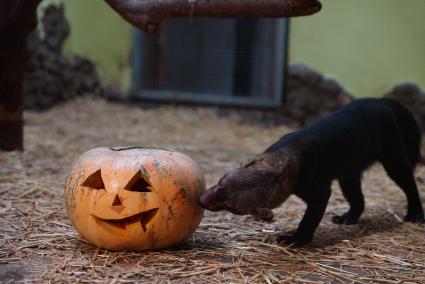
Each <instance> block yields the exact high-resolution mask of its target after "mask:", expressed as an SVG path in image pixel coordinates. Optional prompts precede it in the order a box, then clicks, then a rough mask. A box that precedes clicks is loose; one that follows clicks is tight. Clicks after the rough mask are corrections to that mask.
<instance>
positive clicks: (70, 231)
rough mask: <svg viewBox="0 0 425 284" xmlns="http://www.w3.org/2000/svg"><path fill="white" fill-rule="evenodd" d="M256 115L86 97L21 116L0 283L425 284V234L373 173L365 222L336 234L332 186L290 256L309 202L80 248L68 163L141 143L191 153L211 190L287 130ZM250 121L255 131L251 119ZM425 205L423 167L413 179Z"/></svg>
mask: <svg viewBox="0 0 425 284" xmlns="http://www.w3.org/2000/svg"><path fill="white" fill-rule="evenodd" d="M262 117H263V116H262V115H259V114H258V113H249V112H244V113H241V112H239V111H230V112H226V114H225V113H224V112H222V111H219V110H217V109H215V108H191V107H174V106H162V107H151V108H140V107H137V106H128V105H123V104H114V103H108V102H105V101H103V100H100V99H95V98H90V97H88V98H83V99H79V100H77V101H73V102H69V103H67V104H64V105H61V106H59V107H56V108H55V109H53V110H50V111H48V112H45V113H25V148H26V149H25V152H24V153H23V154H22V153H16V152H12V153H0V165H1V166H0V197H1V198H0V282H1V283H3V282H5V283H7V282H43V283H46V282H55V283H56V282H71V283H75V282H84V283H86V282H88V283H116V282H123V283H127V282H129V283H132V282H138V283H143V282H145V283H157V282H158V283H169V282H175V283H280V282H282V283H284V282H287V283H371V282H374V283H425V226H424V225H416V224H410V223H403V222H402V221H401V220H402V218H403V216H404V214H405V205H406V202H405V198H404V196H403V194H402V192H401V191H400V190H399V189H398V188H397V187H396V186H395V185H394V184H393V183H392V182H391V181H390V180H389V179H388V178H387V177H386V176H385V173H384V172H383V170H382V168H381V167H380V166H375V167H373V168H372V169H371V170H370V171H369V172H368V173H367V174H365V176H364V182H363V185H364V193H365V197H366V211H365V213H364V214H363V215H362V218H361V222H360V224H358V225H353V226H338V225H335V224H333V223H331V222H330V218H331V216H332V214H338V213H342V212H344V211H345V210H346V208H347V204H346V202H345V201H344V200H343V198H342V195H341V194H340V191H339V188H338V187H337V186H336V185H335V186H334V191H333V195H332V199H331V201H330V204H329V206H328V208H327V213H326V215H325V216H324V218H323V221H322V222H321V224H320V227H319V229H318V231H317V233H316V238H315V240H314V242H313V243H312V244H311V245H309V246H307V247H304V248H289V247H286V246H280V245H278V244H277V243H276V242H275V236H276V235H277V234H279V233H282V232H287V231H291V230H294V229H295V228H296V226H297V224H298V222H299V221H300V218H301V217H302V215H303V212H304V209H305V205H304V204H303V203H302V202H301V201H300V200H299V199H297V198H295V197H291V198H290V199H289V200H288V201H287V202H286V203H285V204H284V205H282V206H281V208H279V209H276V210H275V219H274V221H273V222H271V223H265V222H259V221H256V220H254V219H253V218H252V217H250V216H235V215H232V214H230V213H226V212H219V213H211V212H206V214H205V217H204V219H203V221H202V223H201V225H200V226H199V228H198V230H197V231H196V232H195V233H194V235H193V236H192V237H191V238H190V239H188V240H187V241H186V242H185V243H184V244H182V245H180V246H179V247H176V248H173V249H169V250H163V251H155V252H110V251H107V250H104V249H97V248H95V247H93V246H91V245H90V244H88V243H87V242H86V241H84V240H83V239H81V238H80V237H79V235H78V234H77V233H76V231H75V230H74V228H73V227H72V225H71V223H70V221H69V220H68V218H67V216H66V213H65V209H64V205H63V186H64V182H65V179H66V177H67V174H68V172H69V170H70V167H71V164H72V161H73V159H75V158H76V157H77V156H78V155H79V154H81V153H83V152H84V151H86V150H89V149H90V148H94V147H98V146H119V145H139V146H155V147H163V148H169V149H174V150H177V151H181V152H183V153H185V154H187V155H189V156H191V157H192V158H193V159H194V160H195V161H196V162H198V163H199V164H200V166H201V167H202V169H203V170H204V172H205V175H206V180H207V183H208V185H212V184H213V183H214V182H215V181H217V179H218V178H219V177H220V176H221V175H222V174H224V173H225V172H226V171H228V170H230V169H232V168H233V167H234V166H235V165H237V164H238V162H239V161H241V160H243V159H245V158H246V157H248V156H250V155H252V154H254V153H259V152H261V151H262V150H264V148H265V147H267V146H268V145H269V144H271V143H272V142H273V141H275V140H276V139H277V138H279V137H280V136H281V135H283V134H284V133H286V132H288V131H290V130H291V129H290V128H288V127H285V126H282V125H280V126H275V125H273V124H272V123H263V122H260V121H259V120H261V118H262ZM256 121H257V122H256ZM416 176H417V182H418V186H419V188H420V191H421V197H422V200H424V201H425V167H424V166H421V167H419V168H418V169H417V171H416Z"/></svg>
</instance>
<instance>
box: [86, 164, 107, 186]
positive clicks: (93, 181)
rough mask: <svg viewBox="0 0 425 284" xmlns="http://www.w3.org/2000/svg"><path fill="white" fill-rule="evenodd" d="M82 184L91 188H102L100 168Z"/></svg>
mask: <svg viewBox="0 0 425 284" xmlns="http://www.w3.org/2000/svg"><path fill="white" fill-rule="evenodd" d="M82 186H87V187H90V188H92V189H104V188H105V184H104V183H103V179H102V172H101V170H100V169H99V170H97V171H96V172H95V173H93V174H91V175H90V176H89V177H88V178H87V179H86V180H85V181H84V182H83V184H82Z"/></svg>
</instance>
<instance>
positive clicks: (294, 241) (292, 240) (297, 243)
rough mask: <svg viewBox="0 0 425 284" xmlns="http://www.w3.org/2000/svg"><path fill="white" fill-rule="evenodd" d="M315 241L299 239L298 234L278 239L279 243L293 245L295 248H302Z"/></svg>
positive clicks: (304, 238)
mask: <svg viewBox="0 0 425 284" xmlns="http://www.w3.org/2000/svg"><path fill="white" fill-rule="evenodd" d="M312 240H313V237H299V236H297V235H296V234H287V235H280V236H279V237H278V239H277V241H278V243H280V244H286V245H292V246H293V247H301V246H304V245H306V244H308V243H310V242H311V241H312Z"/></svg>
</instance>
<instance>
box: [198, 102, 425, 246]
mask: <svg viewBox="0 0 425 284" xmlns="http://www.w3.org/2000/svg"><path fill="white" fill-rule="evenodd" d="M420 140H421V137H420V132H419V129H418V126H417V123H416V122H415V119H414V118H413V116H412V115H411V113H410V112H409V111H408V110H407V109H405V108H404V107H402V106H401V105H400V104H398V103H397V102H395V101H392V100H390V99H361V100H357V101H354V102H352V103H350V104H348V105H347V106H345V107H343V108H341V109H340V110H338V111H336V112H335V113H333V114H331V115H330V116H328V117H326V118H324V119H322V120H319V121H318V122H316V123H313V124H311V125H309V126H307V127H305V128H303V129H301V130H299V131H296V132H293V133H290V134H288V135H285V136H283V137H282V138H281V139H280V140H279V141H277V142H276V143H275V144H273V145H271V146H270V147H269V148H268V149H267V150H266V151H265V152H264V153H263V154H261V155H258V156H256V157H254V158H252V159H251V160H249V161H248V162H247V163H245V164H242V165H241V166H240V167H239V168H237V169H236V170H233V171H231V172H230V173H228V174H226V175H225V176H223V178H221V179H220V181H219V182H218V184H217V185H215V186H214V187H212V188H210V189H209V190H208V191H207V192H206V193H204V194H203V196H201V200H200V201H201V205H202V206H203V207H205V208H207V209H210V210H228V211H230V212H233V213H235V214H259V215H261V214H264V212H266V213H267V210H268V209H271V208H275V207H277V206H279V205H280V204H281V203H282V202H283V201H285V199H286V198H287V197H288V196H289V195H290V194H295V195H297V196H298V197H300V198H301V199H303V200H304V201H305V202H306V203H307V210H306V212H305V215H304V217H303V219H302V221H301V223H300V225H299V227H298V229H297V231H296V232H295V233H294V234H293V235H288V236H282V241H287V242H290V243H295V244H297V245H301V244H305V243H308V242H310V241H311V240H312V239H313V234H314V232H315V230H316V228H317V226H318V225H319V223H320V220H321V219H322V217H323V214H324V212H325V209H326V205H327V203H328V200H329V197H330V195H331V189H330V185H331V182H332V180H334V179H337V180H338V181H339V184H340V186H341V188H342V192H343V194H344V196H345V198H346V199H347V201H348V203H349V204H350V209H349V210H348V211H347V212H346V213H345V214H343V215H342V216H335V217H334V218H333V222H335V223H338V224H355V223H357V222H358V219H359V217H360V215H361V214H362V212H363V209H364V199H363V194H362V191H361V175H362V172H363V171H364V170H366V169H367V168H368V167H369V166H371V165H372V164H373V163H375V162H380V163H381V164H382V165H383V166H384V168H385V170H386V172H387V174H388V176H389V177H390V178H391V179H392V180H394V182H395V183H396V184H397V185H398V186H399V187H400V188H401V189H402V190H403V191H404V193H405V194H406V197H407V215H406V217H405V220H406V221H411V222H424V213H423V209H422V204H421V201H420V199H419V194H418V190H417V187H416V183H415V179H414V176H413V170H414V168H415V165H416V164H417V163H418V161H419V159H420ZM266 215H267V214H266Z"/></svg>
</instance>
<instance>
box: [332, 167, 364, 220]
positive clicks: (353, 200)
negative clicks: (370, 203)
mask: <svg viewBox="0 0 425 284" xmlns="http://www.w3.org/2000/svg"><path fill="white" fill-rule="evenodd" d="M338 182H339V185H340V187H341V190H342V193H343V194H344V197H345V199H347V201H348V203H349V204H350V209H349V210H348V211H347V212H346V213H345V214H343V215H341V216H333V217H332V222H334V223H335V224H345V225H352V224H357V222H358V221H359V218H360V215H361V214H362V213H363V210H364V198H363V193H362V188H361V175H355V176H352V177H344V178H340V179H339V180H338Z"/></svg>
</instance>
